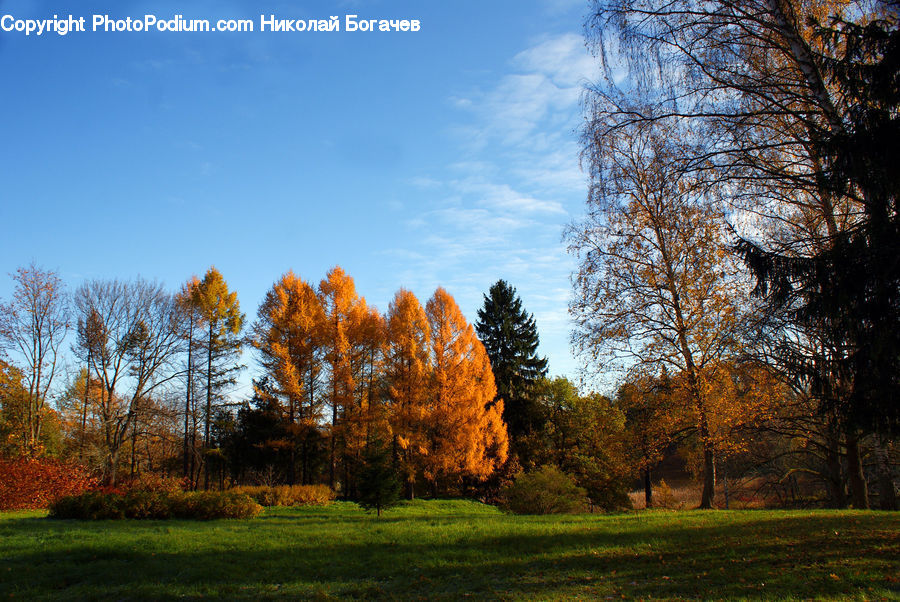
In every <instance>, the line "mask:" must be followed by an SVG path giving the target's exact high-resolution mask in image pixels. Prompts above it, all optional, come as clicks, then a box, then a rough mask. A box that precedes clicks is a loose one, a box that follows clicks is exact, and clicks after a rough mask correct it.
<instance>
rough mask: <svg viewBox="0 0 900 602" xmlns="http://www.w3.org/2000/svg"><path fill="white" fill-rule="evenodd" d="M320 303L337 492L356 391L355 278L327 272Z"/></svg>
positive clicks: (331, 470)
mask: <svg viewBox="0 0 900 602" xmlns="http://www.w3.org/2000/svg"><path fill="white" fill-rule="evenodd" d="M319 300H320V302H321V304H322V309H323V311H324V313H325V322H324V329H323V340H324V341H325V365H326V366H327V378H328V385H327V391H326V399H327V400H328V402H327V403H328V405H329V406H330V407H331V433H330V445H329V453H330V467H329V471H328V484H329V485H330V486H331V487H332V488H334V486H335V483H336V476H337V462H338V460H339V459H340V456H341V453H342V450H343V445H344V424H343V420H344V414H345V411H346V409H347V408H348V407H350V404H351V402H352V400H353V393H354V390H355V387H356V385H355V383H354V380H353V369H352V365H351V354H350V338H349V331H350V330H351V329H352V326H351V316H352V315H353V311H354V307H355V306H356V305H357V304H358V303H359V297H358V296H357V295H356V286H355V285H354V283H353V278H351V277H350V276H349V275H348V274H347V273H346V272H344V270H343V269H342V268H340V267H339V266H336V267H334V268H332V269H330V270H328V273H327V274H326V275H325V278H324V279H323V280H322V281H321V282H320V283H319Z"/></svg>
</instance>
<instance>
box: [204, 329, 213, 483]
mask: <svg viewBox="0 0 900 602" xmlns="http://www.w3.org/2000/svg"><path fill="white" fill-rule="evenodd" d="M212 348H213V324H212V320H210V322H209V345H208V346H207V348H206V425H205V427H204V429H205V432H204V434H203V455H204V457H203V489H209V458H208V457H207V455H208V452H209V421H210V417H211V416H212V356H213V352H212Z"/></svg>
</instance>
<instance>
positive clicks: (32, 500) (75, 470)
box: [0, 457, 97, 510]
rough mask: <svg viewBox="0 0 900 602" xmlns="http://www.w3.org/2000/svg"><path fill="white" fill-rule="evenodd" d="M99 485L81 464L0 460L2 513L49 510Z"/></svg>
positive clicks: (25, 459)
mask: <svg viewBox="0 0 900 602" xmlns="http://www.w3.org/2000/svg"><path fill="white" fill-rule="evenodd" d="M96 485H97V479H95V478H94V477H93V476H91V475H90V473H88V471H87V470H86V469H84V468H83V467H81V466H79V465H77V464H71V463H67V462H61V461H59V460H53V459H49V458H27V457H22V458H17V459H14V460H2V459H0V510H22V509H26V508H46V507H47V506H48V505H50V504H51V503H53V502H54V501H55V500H57V499H59V498H60V497H63V496H67V495H77V494H80V493H83V492H85V491H88V490H90V489H92V488H93V487H95V486H96Z"/></svg>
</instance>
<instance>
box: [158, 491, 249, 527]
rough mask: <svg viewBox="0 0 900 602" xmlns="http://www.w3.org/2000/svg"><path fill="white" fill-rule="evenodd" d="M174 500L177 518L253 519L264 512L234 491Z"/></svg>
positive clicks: (185, 496)
mask: <svg viewBox="0 0 900 602" xmlns="http://www.w3.org/2000/svg"><path fill="white" fill-rule="evenodd" d="M174 500H175V504H174V505H173V506H172V515H173V516H175V517H177V518H193V519H198V520H210V519H214V518H252V517H254V516H256V515H257V514H259V513H260V511H261V510H262V507H261V506H260V505H259V504H257V503H256V502H254V501H253V500H252V499H250V497H249V496H247V495H245V494H243V493H236V492H233V491H195V492H192V493H185V494H183V495H181V496H178V497H176V498H174Z"/></svg>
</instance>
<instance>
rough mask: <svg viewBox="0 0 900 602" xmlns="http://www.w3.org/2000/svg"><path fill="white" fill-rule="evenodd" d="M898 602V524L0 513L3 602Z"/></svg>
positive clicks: (455, 513) (779, 516)
mask: <svg viewBox="0 0 900 602" xmlns="http://www.w3.org/2000/svg"><path fill="white" fill-rule="evenodd" d="M465 595H471V596H474V597H477V598H489V599H495V598H500V599H508V598H512V599H515V598H532V597H537V598H572V597H581V598H586V599H592V598H605V597H616V598H620V597H623V596H624V597H628V598H634V597H642V598H652V597H663V598H685V597H715V598H723V597H724V598H811V597H816V598H819V597H820V598H855V599H880V598H888V599H900V515H898V514H897V513H893V514H887V513H877V512H853V511H839V512H838V511H835V512H832V511H816V512H802V511H731V512H727V511H713V512H698V511H691V512H677V513H675V512H640V513H629V514H618V515H611V516H603V515H580V516H562V517H560V516H556V517H526V516H509V515H504V514H502V513H500V512H499V511H497V510H496V509H494V508H492V507H490V506H484V505H481V504H478V503H475V502H464V501H432V502H414V503H410V504H407V505H405V506H402V507H399V508H397V509H395V510H392V511H390V512H389V513H387V514H385V515H384V516H383V517H382V518H381V519H377V518H375V517H374V516H373V515H369V514H366V513H364V512H362V511H361V510H360V509H359V508H358V507H357V506H356V505H354V504H350V503H336V504H334V505H332V506H330V507H327V508H302V509H291V508H272V509H268V510H267V511H266V512H265V513H264V514H263V515H262V516H261V517H260V518H256V519H252V520H247V521H211V522H194V521H115V522H111V521H100V522H81V521H58V520H50V519H47V518H45V517H44V513H40V512H18V513H5V514H0V597H2V598H14V599H15V598H27V599H32V598H41V599H48V598H115V599H144V598H170V597H189V598H194V597H212V596H215V597H226V598H242V597H246V598H274V597H281V596H286V597H304V598H306V597H313V598H318V599H328V598H330V597H353V598H404V599H405V598H429V599H430V598H444V599H455V598H459V597H462V596H465Z"/></svg>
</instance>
